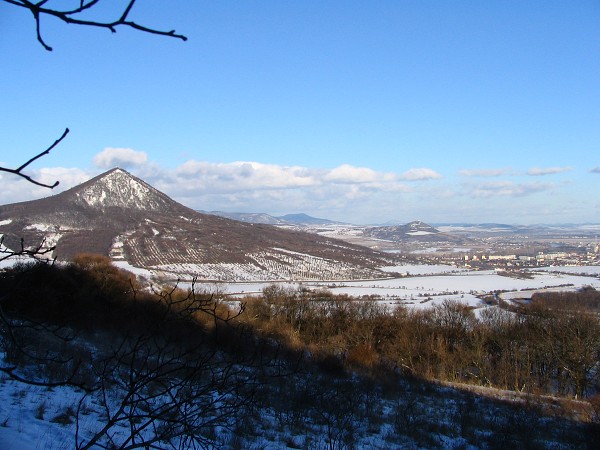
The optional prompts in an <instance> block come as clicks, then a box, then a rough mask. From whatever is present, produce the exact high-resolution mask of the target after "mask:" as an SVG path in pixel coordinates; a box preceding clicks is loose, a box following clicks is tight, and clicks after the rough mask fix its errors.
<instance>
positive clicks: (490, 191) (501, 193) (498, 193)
mask: <svg viewBox="0 0 600 450" xmlns="http://www.w3.org/2000/svg"><path fill="white" fill-rule="evenodd" d="M555 187H556V186H555V185H554V184H552V183H513V182H511V181H497V182H490V183H481V184H476V185H469V186H466V187H465V191H466V193H467V194H468V195H471V196H473V197H479V198H490V197H524V196H527V195H531V194H534V193H536V192H542V191H548V190H551V189H554V188H555Z"/></svg>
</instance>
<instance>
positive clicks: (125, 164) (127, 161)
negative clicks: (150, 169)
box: [94, 147, 148, 169]
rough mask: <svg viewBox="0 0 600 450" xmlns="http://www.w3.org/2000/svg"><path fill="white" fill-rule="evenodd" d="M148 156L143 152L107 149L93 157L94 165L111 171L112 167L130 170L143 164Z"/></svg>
mask: <svg viewBox="0 0 600 450" xmlns="http://www.w3.org/2000/svg"><path fill="white" fill-rule="evenodd" d="M147 161H148V155H147V154H146V153H145V152H140V151H136V150H133V149H131V148H112V147H107V148H105V149H104V150H102V151H101V152H100V153H98V154H97V155H96V156H94V164H95V165H96V167H99V168H101V169H112V168H113V167H122V168H131V167H137V166H141V165H143V164H145V163H146V162H147Z"/></svg>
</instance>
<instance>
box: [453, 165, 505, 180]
mask: <svg viewBox="0 0 600 450" xmlns="http://www.w3.org/2000/svg"><path fill="white" fill-rule="evenodd" d="M510 172H511V169H510V168H508V167H506V168H503V169H462V170H460V171H459V174H460V175H462V176H464V177H483V178H487V177H499V176H500V175H506V174H509V173H510Z"/></svg>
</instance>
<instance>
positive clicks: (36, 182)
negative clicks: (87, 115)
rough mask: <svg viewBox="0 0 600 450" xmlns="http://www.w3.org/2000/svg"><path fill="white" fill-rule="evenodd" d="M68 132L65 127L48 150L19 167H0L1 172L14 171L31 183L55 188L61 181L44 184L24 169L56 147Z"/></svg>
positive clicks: (13, 172)
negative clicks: (27, 173) (24, 171)
mask: <svg viewBox="0 0 600 450" xmlns="http://www.w3.org/2000/svg"><path fill="white" fill-rule="evenodd" d="M67 134H69V129H68V128H65V131H64V132H63V134H62V136H61V137H59V138H58V139H57V140H56V141H54V144H52V145H51V146H50V147H48V148H47V149H46V150H44V151H43V152H41V153H38V154H37V155H35V156H34V157H33V158H31V159H30V160H29V161H27V162H26V163H24V164H21V165H20V166H19V167H17V168H16V169H8V168H6V167H0V171H1V172H8V173H12V174H14V175H18V176H20V177H22V178H25V179H26V180H27V181H29V182H30V183H33V184H36V185H38V186H42V187H47V188H50V189H54V188H55V187H56V186H58V184H59V182H58V181H55V182H54V184H44V183H42V182H40V181H36V180H34V179H33V178H31V177H30V176H29V175H26V174H24V173H23V169H25V168H26V167H27V166H29V164H31V163H32V162H34V161H36V160H37V159H39V158H41V157H42V156H44V155H47V154H49V153H50V152H51V151H52V149H53V148H54V147H56V146H57V145H58V144H59V143H60V142H61V141H62V140H63V139H64V138H65V137H66V136H67Z"/></svg>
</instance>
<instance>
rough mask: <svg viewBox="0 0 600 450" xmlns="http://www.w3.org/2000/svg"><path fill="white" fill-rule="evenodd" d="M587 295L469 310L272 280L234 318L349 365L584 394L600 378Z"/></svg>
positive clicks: (596, 329)
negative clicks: (386, 302)
mask: <svg viewBox="0 0 600 450" xmlns="http://www.w3.org/2000/svg"><path fill="white" fill-rule="evenodd" d="M594 295H596V294H593V295H592V293H590V292H587V293H574V294H572V296H571V297H568V296H567V294H561V297H560V299H561V302H562V303H560V308H558V305H559V303H557V302H558V300H553V301H554V303H552V308H550V307H547V306H546V304H542V303H541V302H540V301H538V300H534V301H533V302H532V303H531V305H529V306H526V307H524V308H522V309H521V310H519V311H518V312H517V311H509V310H505V309H501V308H498V307H492V308H488V309H484V310H482V311H480V314H479V316H478V317H476V316H475V314H474V312H473V310H472V309H471V308H469V307H468V306H465V305H463V304H461V303H458V302H452V301H445V302H443V303H442V304H439V305H436V306H434V307H433V308H431V309H427V310H411V309H405V308H403V307H398V308H397V309H395V310H394V311H388V310H387V309H386V308H384V307H383V306H381V305H379V304H378V303H376V302H374V301H372V300H356V299H352V298H349V297H347V296H335V295H333V294H331V293H330V292H327V291H322V292H310V291H306V290H297V291H293V290H289V289H287V290H286V289H284V288H281V287H278V286H276V285H272V286H269V287H267V288H266V289H265V290H264V292H263V297H262V298H260V299H247V301H246V308H247V311H248V314H246V315H244V316H242V317H240V320H245V321H247V322H249V323H250V324H251V325H252V326H253V327H254V328H255V329H256V330H257V331H258V332H260V333H262V334H265V335H269V336H274V337H277V338H278V339H282V340H283V341H285V342H286V343H287V344H288V345H292V346H294V347H297V348H306V349H308V350H309V351H310V352H311V353H312V354H314V355H315V357H317V358H319V357H325V356H327V358H330V357H332V356H334V357H335V358H337V359H338V360H339V362H340V364H342V365H345V366H346V367H348V368H349V369H351V370H362V371H370V372H374V371H377V372H381V371H383V372H389V371H390V370H391V371H396V372H400V373H403V374H405V375H410V376H417V377H423V378H428V379H437V380H444V381H452V382H461V383H471V384H475V385H481V386H488V387H496V388H500V389H510V390H514V391H520V392H529V393H534V394H552V395H563V396H575V397H579V398H582V397H585V396H586V395H588V394H589V393H594V392H597V390H598V388H599V386H600V377H599V376H598V364H599V363H598V361H599V358H600V322H599V320H598V316H596V315H594V314H584V313H579V309H580V306H581V304H582V302H588V301H589V298H590V297H593V296H594ZM572 299H574V300H573V302H572V303H571V300H572ZM586 304H588V303H586ZM566 310H568V311H570V313H566V312H565V311H566Z"/></svg>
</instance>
